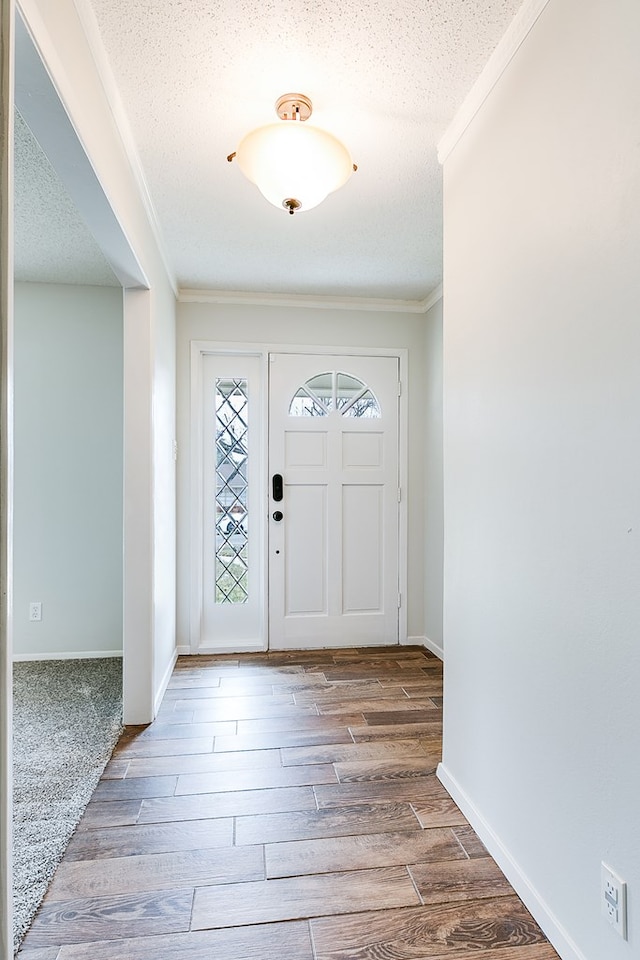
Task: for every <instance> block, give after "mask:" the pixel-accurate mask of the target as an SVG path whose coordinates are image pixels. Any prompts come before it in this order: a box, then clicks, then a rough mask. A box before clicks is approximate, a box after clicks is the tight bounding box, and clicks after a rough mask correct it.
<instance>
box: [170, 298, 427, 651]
mask: <svg viewBox="0 0 640 960" xmlns="http://www.w3.org/2000/svg"><path fill="white" fill-rule="evenodd" d="M424 323H425V317H424V314H411V313H385V312H374V311H361V310H345V309H322V308H312V307H306V306H299V305H292V306H287V307H275V306H249V305H238V304H228V305H221V304H214V303H179V305H178V328H177V370H178V379H177V388H178V446H179V458H178V643H179V644H184V645H188V643H189V566H190V563H189V557H190V552H189V551H190V543H189V501H188V491H189V464H190V447H189V403H190V393H189V373H190V371H189V364H190V353H189V349H190V348H189V342H190V341H191V340H212V341H220V342H222V341H229V342H236V341H237V342H246V343H266V344H316V345H320V346H324V345H326V346H328V347H340V346H345V347H353V346H356V347H389V348H407V349H408V350H409V374H408V375H409V498H410V499H409V551H408V553H409V578H408V594H409V596H408V634H409V636H410V637H416V638H418V640H417V641H416V642H422V638H423V636H424V602H423V590H424V549H423V527H424V456H423V450H424V430H423V407H424V374H425V361H424V334H423V327H424Z"/></svg>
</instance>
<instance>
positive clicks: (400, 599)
mask: <svg viewBox="0 0 640 960" xmlns="http://www.w3.org/2000/svg"><path fill="white" fill-rule="evenodd" d="M401 606H402V594H401V593H399V594H398V610H399V609H400V607H401Z"/></svg>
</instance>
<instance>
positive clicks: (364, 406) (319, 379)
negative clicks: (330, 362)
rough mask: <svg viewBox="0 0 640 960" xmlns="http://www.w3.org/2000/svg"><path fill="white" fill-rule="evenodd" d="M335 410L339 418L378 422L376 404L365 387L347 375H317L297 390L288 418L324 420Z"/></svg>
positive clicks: (380, 414)
mask: <svg viewBox="0 0 640 960" xmlns="http://www.w3.org/2000/svg"><path fill="white" fill-rule="evenodd" d="M334 410H337V411H338V413H340V414H341V416H343V417H367V418H371V419H380V417H381V416H382V413H381V410H380V404H379V403H378V401H377V399H376V397H375V396H374V394H373V393H372V392H371V390H370V389H369V388H368V387H367V385H366V383H363V382H362V380H359V379H358V378H357V377H353V376H352V375H351V374H349V373H339V372H337V371H335V370H334V371H332V372H327V373H320V374H317V375H316V376H315V377H311V379H310V380H307V381H306V383H303V384H302V386H301V387H299V388H298V390H297V391H296V394H295V396H294V398H293V400H292V401H291V403H290V405H289V416H290V417H326V416H328V415H329V414H330V413H331V412H332V411H334Z"/></svg>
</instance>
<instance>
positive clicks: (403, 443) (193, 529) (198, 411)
mask: <svg viewBox="0 0 640 960" xmlns="http://www.w3.org/2000/svg"><path fill="white" fill-rule="evenodd" d="M190 348H191V349H190V353H191V384H190V415H191V417H190V434H191V443H190V445H191V461H190V477H189V531H190V550H189V557H190V576H189V585H190V597H189V621H190V626H189V638H190V650H191V653H196V652H199V653H203V652H205V651H204V650H203V649H202V648H201V647H200V646H199V641H200V628H201V622H202V549H203V544H202V529H201V521H202V504H203V491H202V468H203V464H202V442H203V427H202V357H203V356H206V355H210V354H215V355H218V356H258V357H261V359H262V364H263V381H262V397H263V410H264V411H265V413H266V411H267V404H268V358H269V354H270V353H300V354H307V355H308V354H316V353H317V354H320V355H331V354H335V355H336V356H341V357H342V356H349V355H352V356H368V357H376V356H377V357H396V358H397V359H398V361H399V367H400V383H401V385H402V389H401V394H400V403H399V416H400V424H399V447H398V472H399V483H400V490H401V498H400V503H399V516H398V524H399V527H398V549H399V556H398V589H399V594H400V597H401V604H400V609H399V616H398V639H399V643H400V644H402V643H406V642H407V586H408V496H407V484H408V477H409V424H408V412H409V411H408V407H409V404H408V395H409V390H408V372H409V351H408V350H407V349H406V348H404V347H402V348H393V347H389V348H386V347H362V346H358V347H349V346H339V347H336V346H324V345H318V344H316V345H313V346H310V345H309V344H287V343H273V342H264V343H253V342H251V343H249V342H247V343H242V342H228V341H218V340H191V342H190ZM265 425H266V423H265ZM265 436H266V433H265ZM267 453H268V444H267V443H264V444H263V450H261V451H260V457H261V464H260V471H261V477H262V484H263V491H264V497H265V501H264V502H265V505H266V506H265V510H264V522H265V526H266V525H267V518H268V516H267V508H266V507H267V506H268V504H267V494H268V487H267V483H268V475H267V466H268V465H267ZM267 550H268V536H267V532H266V531H265V537H264V548H263V556H262V576H261V580H262V587H263V597H264V600H263V611H262V623H263V632H262V646H261V647H260V648H259V649H262V650H266V649H267V644H268V634H267V629H268V599H269V598H268V592H267V591H268V586H267V574H268V556H267ZM215 652H216V653H222V652H228V653H237V652H239V651H238V650H236V649H231V648H229V650H228V651H223V650H222V649H216V651H215Z"/></svg>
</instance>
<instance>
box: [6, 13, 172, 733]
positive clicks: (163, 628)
mask: <svg viewBox="0 0 640 960" xmlns="http://www.w3.org/2000/svg"><path fill="white" fill-rule="evenodd" d="M20 5H21V9H22V12H23V15H24V19H25V21H26V24H27V26H28V28H29V31H30V33H31V34H32V36H33V38H34V41H35V44H36V46H37V48H38V50H39V51H40V54H41V56H42V58H43V60H44V62H45V64H46V67H47V71H48V73H49V75H50V76H51V78H52V80H53V82H54V84H55V88H56V90H57V92H58V94H59V97H60V100H61V102H62V103H63V105H64V107H65V109H66V111H67V113H68V114H69V117H70V118H71V121H72V125H73V129H74V130H75V131H76V132H77V134H78V137H79V139H80V142H81V143H82V146H83V148H84V150H85V152H86V154H87V156H88V157H89V160H90V162H91V165H92V167H93V170H94V171H95V175H96V181H97V182H98V183H99V184H101V186H102V189H103V191H104V195H105V196H106V197H107V198H108V201H109V204H110V206H111V209H112V211H113V214H114V215H115V218H116V220H117V222H118V224H119V227H120V232H119V236H121V237H125V238H127V240H128V243H129V244H130V247H131V252H132V254H133V257H134V259H135V261H136V262H137V263H138V264H139V266H140V273H141V275H142V276H144V277H146V279H147V285H148V289H145V290H135V291H132V292H131V293H130V292H129V291H127V293H126V295H125V301H124V348H125V461H124V474H125V487H124V508H125V510H124V512H125V533H124V547H125V566H124V569H125V584H124V714H125V720H126V722H128V723H148V722H149V721H150V720H152V719H153V716H154V713H155V709H156V706H157V703H158V699H159V696H160V694H161V692H162V686H163V684H164V682H165V681H166V680H167V679H168V676H169V672H170V670H171V667H172V664H173V658H174V656H175V463H174V461H173V458H172V442H173V439H174V437H175V390H174V386H175V379H174V378H175V353H174V350H175V294H174V281H173V278H172V277H171V275H170V274H169V271H168V268H167V265H166V261H165V259H164V254H163V248H162V242H161V239H160V237H159V234H158V230H157V225H156V222H155V215H154V211H153V208H152V206H151V204H150V201H149V198H148V196H147V193H146V185H145V183H144V178H143V175H142V173H141V170H140V168H139V165H138V160H137V155H136V153H135V146H134V144H133V141H132V137H131V133H130V130H129V128H128V123H127V119H126V116H125V115H124V111H123V108H122V104H121V102H120V99H119V95H118V92H117V88H116V85H115V81H114V79H113V76H112V74H111V72H110V68H109V65H108V62H107V59H106V55H105V52H104V49H103V47H102V46H101V40H100V36H99V31H98V28H97V25H96V23H95V17H94V16H93V13H92V9H91V5H90V3H89V2H88V0H56V3H55V4H51V3H50V2H48V0H21V4H20ZM83 200H84V201H85V202H86V198H83ZM103 201H104V197H102V198H101V200H100V203H103ZM89 206H91V198H90V199H89ZM97 206H98V207H99V206H100V204H97ZM99 227H100V217H99V216H98V217H96V219H95V229H96V230H99ZM104 231H105V235H104V237H103V239H104V241H105V246H103V249H107V248H108V246H109V243H111V242H112V241H113V231H112V224H110V223H106V224H105V225H104ZM97 240H98V242H99V243H100V240H101V237H100V236H97ZM107 241H108V242H107ZM143 517H146V518H147V520H146V521H145V523H144V524H143V527H144V529H143V530H142V534H143V536H144V543H143V544H142V545H140V544H139V543H138V536H139V534H140V518H143ZM147 521H148V522H147ZM129 654H130V656H129Z"/></svg>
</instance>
